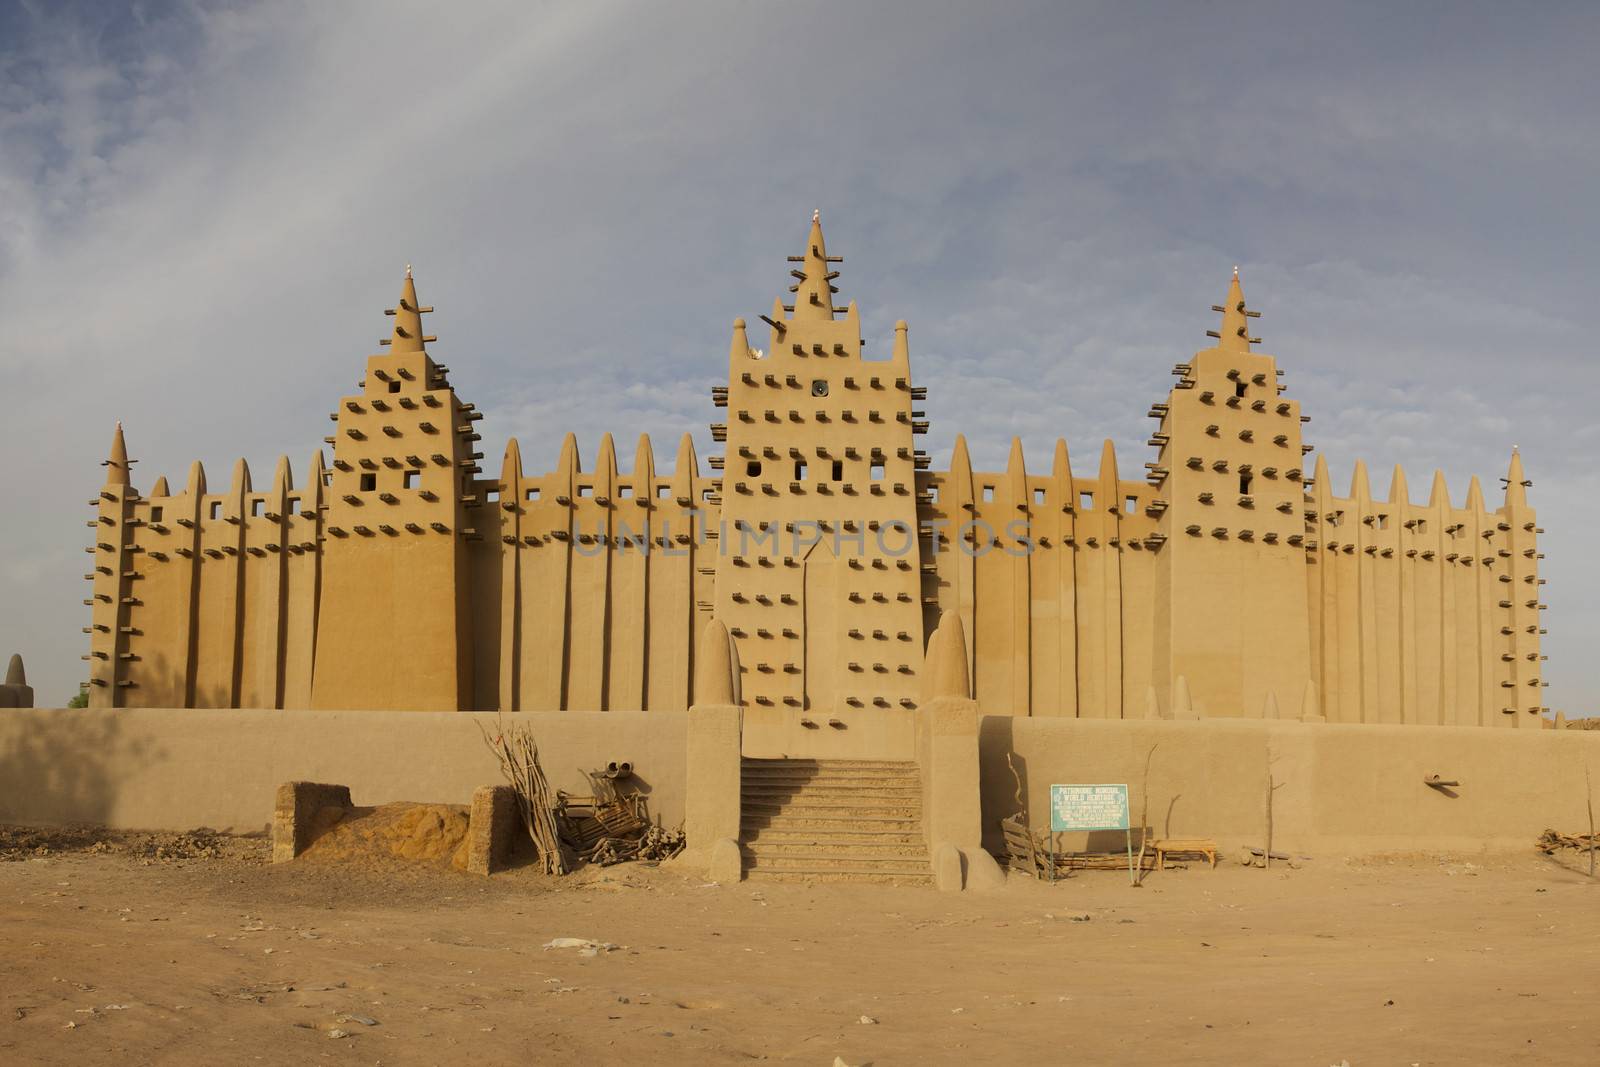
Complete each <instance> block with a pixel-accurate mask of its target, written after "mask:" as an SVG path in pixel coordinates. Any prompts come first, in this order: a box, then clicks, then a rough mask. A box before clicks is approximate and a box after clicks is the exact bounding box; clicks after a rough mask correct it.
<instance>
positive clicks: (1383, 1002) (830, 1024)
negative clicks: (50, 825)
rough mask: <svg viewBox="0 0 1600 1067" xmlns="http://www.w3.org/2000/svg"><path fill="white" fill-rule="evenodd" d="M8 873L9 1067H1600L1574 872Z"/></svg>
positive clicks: (94, 852) (133, 861) (139, 845)
mask: <svg viewBox="0 0 1600 1067" xmlns="http://www.w3.org/2000/svg"><path fill="white" fill-rule="evenodd" d="M5 844H6V838H5V837H4V835H0V846H4V845H5ZM10 844H11V846H12V847H11V848H10V849H9V850H7V849H6V848H4V847H0V856H6V857H7V858H9V859H10V860H11V861H10V862H0V1062H3V1063H7V1064H36V1063H38V1064H56V1063H63V1064H64V1063H71V1064H83V1065H94V1064H117V1065H119V1067H125V1065H131V1064H142V1063H178V1064H233V1063H307V1062H324V1061H327V1062H338V1063H361V1064H414V1063H415V1064H424V1063H456V1062H466V1061H468V1060H469V1057H470V1061H471V1062H473V1063H475V1064H512V1063H517V1064H523V1063H588V1064H610V1063H621V1062H633V1063H692V1064H720V1063H742V1062H747V1061H751V1060H768V1061H774V1062H782V1063H803V1064H819V1065H824V1067H826V1065H830V1064H832V1063H833V1062H834V1059H835V1057H842V1058H843V1060H844V1061H845V1062H846V1063H848V1064H863V1063H874V1064H902V1063H991V1062H1007V1061H1012V1062H1035V1063H1051V1064H1055V1063H1096V1064H1098V1063H1131V1062H1140V1063H1150V1064H1161V1065H1170V1064H1187V1063H1207V1064H1222V1063H1228V1064H1234V1063H1271V1064H1311V1065H1316V1067H1323V1065H1328V1064H1339V1063H1341V1062H1345V1061H1348V1063H1349V1064H1351V1065H1352V1067H1365V1065H1368V1064H1515V1063H1529V1064H1533V1063H1537V1064H1558V1063H1571V1064H1593V1063H1596V1062H1600V1016H1597V1013H1596V1011H1595V1007H1594V1005H1595V995H1596V992H1597V990H1600V886H1596V885H1592V884H1590V883H1588V881H1587V880H1586V879H1585V878H1583V877H1582V876H1581V875H1580V874H1579V873H1577V872H1576V870H1575V867H1576V864H1575V862H1574V861H1573V860H1571V859H1568V860H1566V861H1565V865H1563V863H1561V862H1557V861H1551V860H1546V859H1543V858H1542V857H1538V856H1537V855H1529V856H1476V857H1469V858H1463V857H1448V858H1443V859H1441V858H1439V857H1412V858H1407V859H1396V860H1391V861H1384V862H1364V863H1351V862H1339V861H1311V862H1308V863H1306V864H1304V865H1303V866H1302V867H1301V869H1298V870H1277V869H1275V870H1273V871H1271V872H1267V871H1261V870H1246V869H1242V868H1240V867H1237V866H1234V865H1232V864H1224V865H1223V866H1221V867H1219V868H1218V869H1217V870H1215V871H1211V870H1206V869H1204V868H1203V867H1190V868H1189V869H1187V870H1182V871H1171V872H1167V873H1164V874H1152V875H1150V877H1149V879H1148V881H1147V883H1146V885H1145V886H1144V888H1141V889H1137V890H1136V889H1132V888H1130V887H1129V886H1128V884H1127V878H1126V875H1125V874H1119V873H1116V872H1087V873H1084V874H1081V875H1079V876H1077V877H1075V878H1073V879H1072V880H1070V881H1068V882H1064V883H1060V884H1057V885H1053V886H1051V885H1042V884H1038V883H1031V882H1030V883H1024V882H1020V881H1016V880H1013V882H1012V883H1011V884H1009V885H1007V886H1006V887H1005V888H1004V889H1002V890H998V891H996V892H993V893H989V894H983V895H973V894H961V895H944V894H939V893H937V892H934V891H932V890H928V889H911V888H896V887H875V886H849V885H843V886H841V885H793V884H772V883H748V882H747V883H743V884H741V885H736V886H724V887H712V886H706V885H704V884H703V881H702V880H701V879H698V878H695V877H692V876H691V875H690V874H688V873H686V872H680V871H674V870H671V869H670V867H669V868H662V869H650V868H642V867H637V866H627V865H625V866H623V867H618V868H611V869H610V870H607V871H595V872H589V873H586V874H583V875H579V876H576V877H574V878H571V879H569V880H566V881H564V882H561V883H552V882H551V881H549V880H546V879H544V878H542V877H540V876H538V875H536V874H535V873H533V872H532V871H526V870H524V871H514V872H511V873H510V874H507V875H502V876H497V877H496V878H494V879H492V880H489V881H485V880H482V879H477V878H474V877H472V876H470V875H467V874H464V873H460V872H456V871H451V870H447V869H442V868H440V867H418V866H417V865H409V866H408V865H401V864H400V863H398V862H396V863H394V864H389V865H384V864H378V865H370V864H369V865H364V866H359V867H354V868H352V867H350V866H347V865H341V864H336V863H333V862H321V863H317V862H308V861H305V860H302V861H298V862H296V863H294V864H290V865H283V866H277V867H273V866H270V865H268V864H266V862H265V859H266V854H267V846H266V844H265V842H264V841H246V840H238V839H220V840H207V839H200V840H198V841H195V840H189V841H187V842H185V841H182V840H180V841H178V842H176V843H174V842H170V841H169V842H166V843H165V844H164V845H163V844H162V843H161V842H156V843H155V844H153V845H152V844H151V843H150V842H148V841H145V842H134V843H132V844H130V843H128V842H126V841H124V842H122V843H120V844H117V845H106V844H101V845H98V846H96V845H93V844H92V841H91V840H90V839H88V838H86V839H84V840H80V841H79V842H77V843H76V849H77V850H75V851H67V852H62V851H56V850H52V851H49V852H47V853H45V854H39V853H38V852H37V851H36V849H35V848H34V847H33V845H34V844H35V843H32V842H28V841H22V842H20V843H19V842H18V841H17V840H16V838H15V836H14V835H13V837H12V838H11V840H10ZM85 845H88V846H89V848H90V849H91V850H90V851H84V846H85ZM163 848H164V849H165V852H164V854H158V853H162V849H163ZM558 937H577V938H588V939H594V940H598V941H602V942H610V943H612V944H614V945H615V946H617V947H616V948H614V949H613V950H610V951H600V952H599V953H598V954H596V955H593V956H584V955H582V954H580V951H579V950H576V949H571V948H567V949H551V950H546V949H544V948H543V947H542V946H543V945H544V944H545V943H546V942H548V941H550V940H551V939H553V938H558Z"/></svg>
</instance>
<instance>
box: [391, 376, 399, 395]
mask: <svg viewBox="0 0 1600 1067" xmlns="http://www.w3.org/2000/svg"><path fill="white" fill-rule="evenodd" d="M399 391H400V380H399V379H398V378H397V379H395V380H394V381H392V382H390V383H389V392H391V393H398V392H399Z"/></svg>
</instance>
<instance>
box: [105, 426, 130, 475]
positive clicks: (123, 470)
mask: <svg viewBox="0 0 1600 1067" xmlns="http://www.w3.org/2000/svg"><path fill="white" fill-rule="evenodd" d="M102 466H103V467H105V469H106V484H107V485H127V484H128V445H127V442H125V441H124V440H123V439H122V423H121V422H118V423H117V431H116V433H114V434H112V435H111V455H109V456H107V457H106V461H105V463H103V464H102Z"/></svg>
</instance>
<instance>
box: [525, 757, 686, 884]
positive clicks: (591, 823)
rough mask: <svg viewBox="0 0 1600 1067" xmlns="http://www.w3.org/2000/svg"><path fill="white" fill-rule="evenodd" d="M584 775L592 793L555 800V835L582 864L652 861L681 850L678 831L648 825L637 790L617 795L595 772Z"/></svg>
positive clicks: (681, 839)
mask: <svg viewBox="0 0 1600 1067" xmlns="http://www.w3.org/2000/svg"><path fill="white" fill-rule="evenodd" d="M590 778H591V780H592V781H593V782H594V783H595V794H596V795H595V796H588V797H580V796H570V795H568V794H566V793H561V794H558V796H557V798H556V821H557V823H558V825H559V827H560V830H561V838H562V840H563V841H565V842H566V843H567V844H568V845H569V846H570V847H571V848H572V850H573V851H574V852H575V853H577V855H578V856H579V857H580V858H582V859H583V860H584V861H585V862H588V863H598V864H599V865H600V866H602V867H609V866H611V865H612V864H614V863H622V862H624V861H626V860H641V861H644V862H649V863H658V862H660V861H661V860H665V859H671V858H672V857H673V856H676V855H677V854H678V853H680V852H682V851H683V846H684V833H683V831H682V830H681V829H678V830H667V829H665V828H663V827H660V826H656V825H654V824H652V823H651V821H650V816H649V812H648V811H647V808H646V801H645V798H644V796H643V794H640V793H619V792H618V790H617V789H616V787H615V786H614V785H613V784H611V781H612V780H611V779H609V778H606V777H603V776H602V775H601V774H600V773H596V774H594V775H591V776H590Z"/></svg>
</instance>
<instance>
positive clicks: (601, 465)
mask: <svg viewBox="0 0 1600 1067" xmlns="http://www.w3.org/2000/svg"><path fill="white" fill-rule="evenodd" d="M616 484H617V446H616V442H614V441H612V440H611V435H610V434H609V433H607V434H602V435H601V436H600V455H599V456H598V457H597V458H596V459H595V463H594V493H595V496H610V495H611V494H612V490H613V489H614V488H615V486H616Z"/></svg>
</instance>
